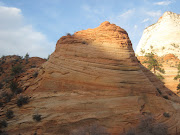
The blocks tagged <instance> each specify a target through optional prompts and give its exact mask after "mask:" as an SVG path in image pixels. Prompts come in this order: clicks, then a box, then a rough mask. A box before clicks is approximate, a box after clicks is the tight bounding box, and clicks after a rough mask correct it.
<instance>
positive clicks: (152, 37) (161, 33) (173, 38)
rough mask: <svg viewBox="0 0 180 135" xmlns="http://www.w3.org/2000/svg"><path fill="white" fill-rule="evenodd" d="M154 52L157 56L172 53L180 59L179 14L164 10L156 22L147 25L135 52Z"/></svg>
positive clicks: (139, 54)
mask: <svg viewBox="0 0 180 135" xmlns="http://www.w3.org/2000/svg"><path fill="white" fill-rule="evenodd" d="M149 52H155V53H156V54H157V55H158V56H164V55H166V54H174V55H175V56H177V57H178V58H179V59H180V15H179V14H176V13H173V12H165V13H164V14H163V16H162V17H160V19H159V20H158V22H157V23H155V24H153V25H151V26H149V27H147V28H146V29H145V30H144V32H143V35H142V38H141V40H140V42H139V44H138V46H137V49H136V54H137V55H138V56H143V55H144V54H145V53H149Z"/></svg>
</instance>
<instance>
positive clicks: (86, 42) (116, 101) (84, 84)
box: [8, 22, 180, 135]
mask: <svg viewBox="0 0 180 135" xmlns="http://www.w3.org/2000/svg"><path fill="white" fill-rule="evenodd" d="M30 84H31V85H30V86H29V87H28V88H27V90H26V91H25V94H27V95H29V96H31V100H30V102H29V104H27V105H24V106H23V107H21V108H20V109H19V108H18V109H17V108H14V111H15V112H16V121H11V123H10V124H9V127H8V132H9V133H14V134H16V133H17V134H18V133H21V134H23V135H24V134H27V135H29V134H30V133H31V134H32V133H34V132H35V131H36V132H37V133H38V134H42V135H44V134H51V135H57V134H59V135H69V134H71V133H72V132H74V131H76V130H78V129H80V128H84V127H86V126H89V125H91V124H98V125H101V126H103V127H104V128H106V129H107V132H108V133H110V134H112V135H119V134H120V133H123V132H125V131H127V130H128V129H129V128H130V127H133V126H136V124H137V123H138V121H139V118H140V117H142V115H144V114H150V113H151V114H153V115H154V116H155V119H156V120H157V121H158V122H163V123H166V124H167V126H168V127H171V129H169V133H174V132H175V130H174V129H175V128H176V127H177V128H178V129H179V128H180V127H179V125H178V122H179V121H180V120H179V119H180V117H178V115H179V113H178V111H179V110H178V107H179V104H178V99H177V96H176V95H175V94H174V93H172V92H171V91H170V90H168V89H167V88H165V87H164V85H163V83H162V82H160V81H159V80H158V79H157V78H156V77H155V76H154V75H153V74H152V73H151V72H150V71H149V70H147V69H146V68H145V67H143V66H142V65H141V64H140V63H139V62H138V60H137V58H136V57H135V54H134V51H133V49H132V44H131V41H130V39H129V37H128V34H127V32H126V31H125V30H123V29H122V28H120V27H119V26H116V25H115V24H110V23H109V22H104V23H102V24H101V25H100V26H99V27H97V28H95V29H87V30H83V31H79V32H76V33H74V34H73V35H67V36H63V37H61V38H60V39H59V40H58V42H57V44H56V49H55V52H54V53H53V54H52V55H51V56H50V59H49V60H48V61H47V62H45V63H44V64H43V65H42V67H41V68H40V70H39V74H38V76H37V77H36V78H35V79H34V81H32V82H30ZM157 88H158V89H159V90H160V91H161V94H160V93H159V92H158V91H157ZM169 94H171V96H168V95H169ZM165 95H166V96H168V97H169V100H166V99H164V98H163V96H165ZM172 104H173V105H172ZM164 112H168V113H170V115H171V116H172V117H170V118H169V119H167V118H165V117H164V116H163V113H164ZM37 113H38V114H41V115H42V120H41V122H38V123H37V122H34V121H33V120H32V115H33V114H37ZM175 118H176V121H175Z"/></svg>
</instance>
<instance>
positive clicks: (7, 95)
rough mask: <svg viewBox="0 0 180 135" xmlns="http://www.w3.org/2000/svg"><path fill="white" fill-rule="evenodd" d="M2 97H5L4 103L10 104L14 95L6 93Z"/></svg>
mask: <svg viewBox="0 0 180 135" xmlns="http://www.w3.org/2000/svg"><path fill="white" fill-rule="evenodd" d="M2 97H3V99H4V102H6V103H8V102H10V101H11V99H12V97H13V95H12V94H9V93H7V92H4V93H2Z"/></svg>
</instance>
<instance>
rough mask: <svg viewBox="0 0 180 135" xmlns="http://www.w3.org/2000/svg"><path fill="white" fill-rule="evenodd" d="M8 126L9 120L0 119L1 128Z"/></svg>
mask: <svg viewBox="0 0 180 135" xmlns="http://www.w3.org/2000/svg"><path fill="white" fill-rule="evenodd" d="M7 126H8V124H7V122H6V121H5V120H1V121H0V128H5V127H7Z"/></svg>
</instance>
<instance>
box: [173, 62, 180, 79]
mask: <svg viewBox="0 0 180 135" xmlns="http://www.w3.org/2000/svg"><path fill="white" fill-rule="evenodd" d="M177 69H178V72H177V75H176V76H175V77H174V80H177V79H178V78H180V63H179V64H178V67H177Z"/></svg>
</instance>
